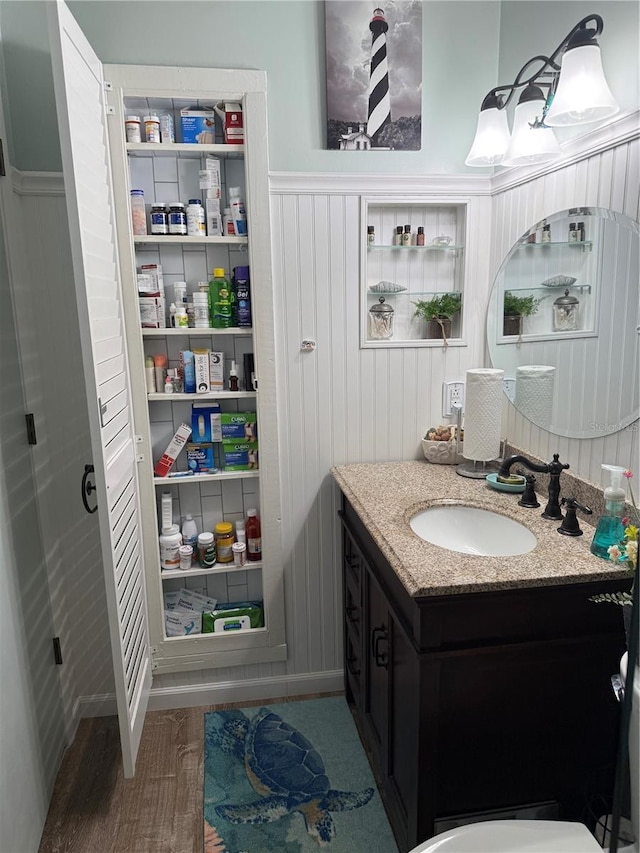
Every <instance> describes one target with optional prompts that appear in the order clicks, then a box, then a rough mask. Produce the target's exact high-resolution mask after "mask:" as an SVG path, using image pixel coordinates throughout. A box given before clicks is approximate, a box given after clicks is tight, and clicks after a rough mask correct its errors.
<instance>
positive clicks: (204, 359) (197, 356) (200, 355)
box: [193, 349, 210, 394]
mask: <svg viewBox="0 0 640 853" xmlns="http://www.w3.org/2000/svg"><path fill="white" fill-rule="evenodd" d="M193 359H194V367H195V371H196V394H208V393H209V391H210V385H209V350H208V349H194V351H193Z"/></svg>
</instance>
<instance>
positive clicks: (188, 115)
mask: <svg viewBox="0 0 640 853" xmlns="http://www.w3.org/2000/svg"><path fill="white" fill-rule="evenodd" d="M180 126H181V128H182V141H183V142H194V143H200V144H201V145H202V144H204V145H212V144H213V143H214V142H215V141H216V114H215V112H214V111H213V110H200V109H198V108H197V107H188V108H186V109H184V110H180Z"/></svg>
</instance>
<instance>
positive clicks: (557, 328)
mask: <svg viewBox="0 0 640 853" xmlns="http://www.w3.org/2000/svg"><path fill="white" fill-rule="evenodd" d="M579 305H580V302H579V301H578V300H577V299H576V297H575V296H569V289H568V288H567V289H566V290H565V292H564V296H559V297H558V298H557V299H556V300H555V302H554V303H553V331H554V332H575V330H576V329H577V328H578V307H579Z"/></svg>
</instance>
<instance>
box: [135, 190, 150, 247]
mask: <svg viewBox="0 0 640 853" xmlns="http://www.w3.org/2000/svg"><path fill="white" fill-rule="evenodd" d="M131 225H132V227H133V233H134V235H135V236H136V237H144V236H146V233H147V214H146V211H145V206H144V190H131Z"/></svg>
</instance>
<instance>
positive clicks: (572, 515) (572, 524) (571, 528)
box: [558, 498, 593, 536]
mask: <svg viewBox="0 0 640 853" xmlns="http://www.w3.org/2000/svg"><path fill="white" fill-rule="evenodd" d="M560 504H561V505H562V506H566V507H567V513H566V515H565V517H564V518H563V519H562V524H561V525H560V527H558V533H562V534H563V535H564V536H582V532H583V531H582V530H580V525H579V524H578V518H577V516H576V510H577V509H579V510H581V511H582V512H584V513H585V515H593V510H592V509H591V508H590V507H588V506H585V505H584V504H580V503H578V501H577V500H576V499H575V498H562V500H561V501H560Z"/></svg>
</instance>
